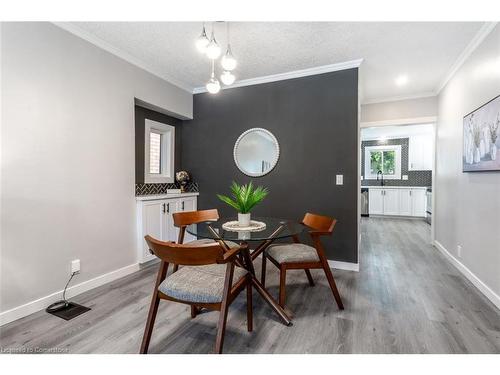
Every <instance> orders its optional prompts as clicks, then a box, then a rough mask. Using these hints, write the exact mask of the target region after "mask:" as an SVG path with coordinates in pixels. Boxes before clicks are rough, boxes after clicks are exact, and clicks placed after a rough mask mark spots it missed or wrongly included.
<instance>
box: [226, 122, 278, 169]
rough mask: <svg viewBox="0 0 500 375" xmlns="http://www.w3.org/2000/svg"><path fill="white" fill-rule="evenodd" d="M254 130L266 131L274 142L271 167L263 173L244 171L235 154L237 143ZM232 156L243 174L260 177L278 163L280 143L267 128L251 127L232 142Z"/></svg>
mask: <svg viewBox="0 0 500 375" xmlns="http://www.w3.org/2000/svg"><path fill="white" fill-rule="evenodd" d="M254 131H262V132H264V133H266V134H267V135H268V136H269V137H271V139H272V141H273V143H274V146H275V147H276V156H275V158H274V160H273V161H272V162H271V167H270V168H269V170H268V171H266V172H265V173H249V172H245V171H244V170H243V168H242V167H241V165H240V163H238V158H237V156H236V150H237V149H238V145H239V144H240V142H241V140H242V139H243V138H244V137H245V136H246V135H247V134H248V133H251V132H254ZM233 158H234V163H235V164H236V166H237V167H238V169H239V170H240V172H241V173H243V174H244V175H247V176H250V177H262V176H265V175H266V174H268V173H270V172H271V171H272V170H273V169H274V168H275V167H276V165H277V164H278V160H279V158H280V144H279V143H278V140H277V139H276V137H275V136H274V134H273V133H271V132H270V131H269V130H267V129H264V128H251V129H248V130H246V131H244V132H243V133H242V134H241V135H240V136H239V137H238V139H237V140H236V143H235V144H234V149H233Z"/></svg>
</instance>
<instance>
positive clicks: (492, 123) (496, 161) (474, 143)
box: [462, 95, 500, 172]
mask: <svg viewBox="0 0 500 375" xmlns="http://www.w3.org/2000/svg"><path fill="white" fill-rule="evenodd" d="M463 126H464V144H463V157H462V160H463V171H464V172H484V171H500V137H499V127H500V95H499V96H497V97H496V98H493V99H492V100H490V101H489V102H488V103H486V104H483V105H482V106H481V107H479V108H478V109H476V110H475V111H473V112H471V113H469V114H468V115H466V116H465V117H464V121H463Z"/></svg>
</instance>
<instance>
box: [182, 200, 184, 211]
mask: <svg viewBox="0 0 500 375" xmlns="http://www.w3.org/2000/svg"><path fill="white" fill-rule="evenodd" d="M182 211H184V201H182Z"/></svg>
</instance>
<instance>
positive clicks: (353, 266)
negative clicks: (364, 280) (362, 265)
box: [328, 260, 359, 272]
mask: <svg viewBox="0 0 500 375" xmlns="http://www.w3.org/2000/svg"><path fill="white" fill-rule="evenodd" d="M328 264H329V265H330V268H335V269H338V270H346V271H356V272H358V271H359V263H351V262H341V261H339V260H329V261H328Z"/></svg>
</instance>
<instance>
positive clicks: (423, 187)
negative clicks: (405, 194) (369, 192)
mask: <svg viewBox="0 0 500 375" xmlns="http://www.w3.org/2000/svg"><path fill="white" fill-rule="evenodd" d="M428 187H429V186H389V185H385V186H380V185H376V186H363V185H361V189H427V188H428Z"/></svg>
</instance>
